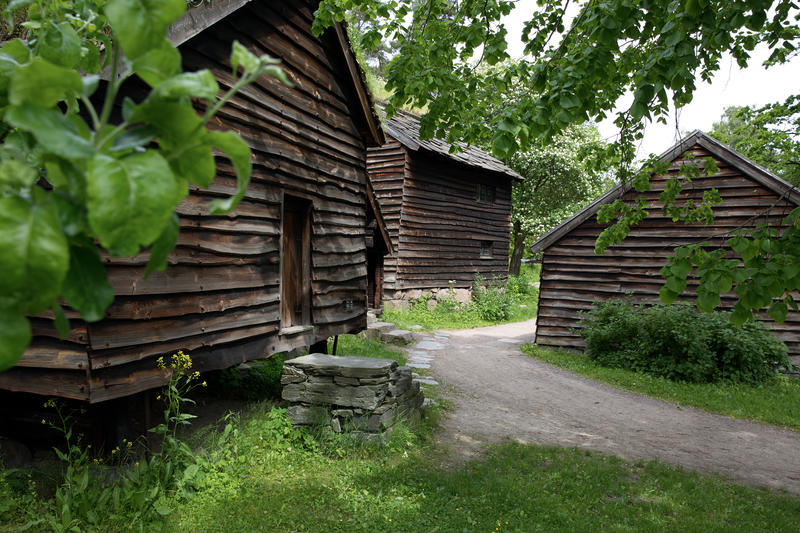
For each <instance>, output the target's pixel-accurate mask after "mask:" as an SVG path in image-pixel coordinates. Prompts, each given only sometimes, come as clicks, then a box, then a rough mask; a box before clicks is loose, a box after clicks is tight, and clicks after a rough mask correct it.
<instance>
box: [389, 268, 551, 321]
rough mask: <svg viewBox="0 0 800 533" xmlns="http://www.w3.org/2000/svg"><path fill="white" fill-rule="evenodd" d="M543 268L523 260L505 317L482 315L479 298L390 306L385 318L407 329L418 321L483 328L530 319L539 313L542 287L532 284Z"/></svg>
mask: <svg viewBox="0 0 800 533" xmlns="http://www.w3.org/2000/svg"><path fill="white" fill-rule="evenodd" d="M540 270H541V265H538V264H537V265H533V264H523V265H522V269H521V271H520V276H519V277H517V278H512V279H511V280H510V283H509V285H511V286H512V288H513V289H514V291H513V293H514V296H513V302H512V304H511V314H510V316H509V317H508V318H506V319H504V320H485V319H483V318H481V316H480V313H479V311H478V309H477V306H476V305H475V302H470V303H469V304H468V305H461V306H453V305H442V304H439V305H437V306H436V307H435V308H433V309H428V306H427V305H426V302H425V301H422V302H421V303H420V304H419V305H412V306H411V308H410V309H407V310H403V311H400V310H394V309H387V310H386V311H385V312H384V313H383V319H384V320H386V321H388V322H392V323H393V324H396V325H397V326H398V327H400V328H403V329H408V328H409V327H411V326H414V325H418V326H422V330H423V331H433V330H437V329H468V328H479V327H483V326H494V325H497V324H505V323H509V322H522V321H525V320H530V319H531V318H533V317H535V316H536V306H537V303H538V301H539V289H538V288H537V287H534V286H532V285H531V284H532V283H535V282H538V281H539V271H540ZM514 285H516V286H514Z"/></svg>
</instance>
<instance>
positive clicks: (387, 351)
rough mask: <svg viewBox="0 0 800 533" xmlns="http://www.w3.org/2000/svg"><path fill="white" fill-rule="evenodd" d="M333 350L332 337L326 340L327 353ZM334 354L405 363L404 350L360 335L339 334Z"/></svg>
mask: <svg viewBox="0 0 800 533" xmlns="http://www.w3.org/2000/svg"><path fill="white" fill-rule="evenodd" d="M332 350H333V339H330V340H328V353H330V352H331V351H332ZM336 355H360V356H362V357H377V358H379V359H394V360H395V361H397V363H398V364H400V365H404V364H406V358H405V355H404V352H403V351H402V350H399V349H397V348H394V347H392V346H389V345H388V344H385V343H382V342H378V341H374V340H371V339H366V338H364V337H362V336H361V335H339V344H338V345H337V347H336Z"/></svg>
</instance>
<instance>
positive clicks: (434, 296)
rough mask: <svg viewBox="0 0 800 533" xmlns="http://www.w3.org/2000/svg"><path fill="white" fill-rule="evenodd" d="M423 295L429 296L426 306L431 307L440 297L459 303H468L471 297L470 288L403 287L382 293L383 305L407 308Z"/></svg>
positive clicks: (390, 307)
mask: <svg viewBox="0 0 800 533" xmlns="http://www.w3.org/2000/svg"><path fill="white" fill-rule="evenodd" d="M424 296H430V299H429V300H428V308H429V309H433V308H434V307H436V304H437V303H438V301H439V300H440V299H443V298H449V299H451V300H455V301H456V302H458V303H460V304H468V303H469V302H470V300H471V299H472V289H456V288H453V289H451V288H449V287H445V288H442V289H424V290H423V289H405V290H389V289H386V290H385V291H384V293H383V301H384V307H387V308H389V309H398V310H407V309H408V308H409V307H411V304H412V303H413V302H414V301H416V300H419V299H420V298H422V297H424Z"/></svg>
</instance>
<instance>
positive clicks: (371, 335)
mask: <svg viewBox="0 0 800 533" xmlns="http://www.w3.org/2000/svg"><path fill="white" fill-rule="evenodd" d="M395 327H396V326H395V325H394V324H390V323H389V322H375V323H373V324H370V325H369V326H367V329H366V331H364V336H365V337H366V338H368V339H372V340H374V341H377V340H380V339H381V334H382V333H384V332H386V331H391V330H393V329H395Z"/></svg>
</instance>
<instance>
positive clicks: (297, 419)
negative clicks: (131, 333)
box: [286, 405, 328, 426]
mask: <svg viewBox="0 0 800 533" xmlns="http://www.w3.org/2000/svg"><path fill="white" fill-rule="evenodd" d="M286 414H287V415H288V416H289V420H291V421H292V423H293V424H296V425H299V426H313V425H317V424H322V423H323V422H325V421H326V420H327V419H328V410H327V409H326V408H325V407H322V406H317V405H314V406H304V405H290V406H289V407H288V408H287V409H286Z"/></svg>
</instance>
